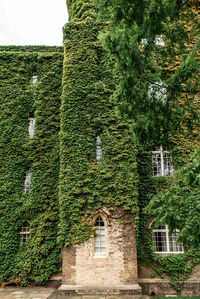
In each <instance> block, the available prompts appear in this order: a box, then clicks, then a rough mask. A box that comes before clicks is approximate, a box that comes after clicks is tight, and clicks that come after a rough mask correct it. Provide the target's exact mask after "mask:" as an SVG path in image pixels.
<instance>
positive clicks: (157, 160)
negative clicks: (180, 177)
mask: <svg viewBox="0 0 200 299" xmlns="http://www.w3.org/2000/svg"><path fill="white" fill-rule="evenodd" d="M152 164H153V176H170V175H172V174H173V171H174V168H173V165H172V160H171V157H170V155H169V152H168V151H167V150H166V149H165V148H163V146H162V145H161V146H156V147H155V148H154V149H153V151H152Z"/></svg>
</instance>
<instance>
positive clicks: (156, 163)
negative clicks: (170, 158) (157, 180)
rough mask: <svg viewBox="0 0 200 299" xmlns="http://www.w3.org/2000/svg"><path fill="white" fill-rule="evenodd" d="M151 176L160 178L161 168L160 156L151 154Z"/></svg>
mask: <svg viewBox="0 0 200 299" xmlns="http://www.w3.org/2000/svg"><path fill="white" fill-rule="evenodd" d="M153 175H154V176H161V175H162V168H161V154H160V153H153Z"/></svg>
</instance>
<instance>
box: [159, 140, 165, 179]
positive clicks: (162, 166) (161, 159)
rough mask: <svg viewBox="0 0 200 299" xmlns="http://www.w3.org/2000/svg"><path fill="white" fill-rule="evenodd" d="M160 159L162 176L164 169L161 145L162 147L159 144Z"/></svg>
mask: <svg viewBox="0 0 200 299" xmlns="http://www.w3.org/2000/svg"><path fill="white" fill-rule="evenodd" d="M160 161H161V173H162V176H164V175H165V171H164V159H163V147H162V145H161V146H160Z"/></svg>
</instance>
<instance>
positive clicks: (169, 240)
mask: <svg viewBox="0 0 200 299" xmlns="http://www.w3.org/2000/svg"><path fill="white" fill-rule="evenodd" d="M161 227H162V228H155V229H153V236H154V250H155V252H156V253H160V254H179V253H183V252H184V248H183V244H182V243H179V244H177V243H176V237H177V234H178V232H179V230H177V229H176V230H175V231H174V232H173V233H172V235H170V234H169V227H168V225H165V226H161ZM156 233H162V234H163V238H164V236H165V240H164V239H163V240H160V241H159V242H161V243H162V242H163V245H162V246H163V247H166V250H163V251H162V250H161V251H160V250H158V247H159V246H158V244H157V242H158V241H157V240H156ZM171 248H172V250H170V249H171Z"/></svg>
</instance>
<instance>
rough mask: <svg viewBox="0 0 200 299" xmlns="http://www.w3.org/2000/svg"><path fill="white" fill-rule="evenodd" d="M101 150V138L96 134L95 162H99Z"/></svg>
mask: <svg viewBox="0 0 200 299" xmlns="http://www.w3.org/2000/svg"><path fill="white" fill-rule="evenodd" d="M102 155H103V152H102V148H101V139H100V137H99V136H97V139H96V160H97V164H100V163H101V158H102Z"/></svg>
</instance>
